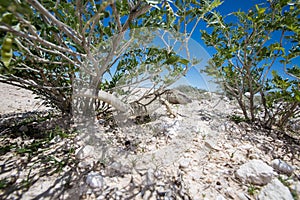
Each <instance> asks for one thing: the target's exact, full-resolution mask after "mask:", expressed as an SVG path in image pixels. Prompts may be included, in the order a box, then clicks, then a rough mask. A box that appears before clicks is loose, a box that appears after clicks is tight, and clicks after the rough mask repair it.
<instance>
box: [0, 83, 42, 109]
mask: <svg viewBox="0 0 300 200" xmlns="http://www.w3.org/2000/svg"><path fill="white" fill-rule="evenodd" d="M0 94H1V103H0V114H4V113H12V112H27V111H40V110H43V109H45V106H42V101H41V100H39V99H35V97H36V95H34V94H32V92H31V91H29V90H25V89H22V88H18V87H15V86H12V85H8V84H5V83H0Z"/></svg>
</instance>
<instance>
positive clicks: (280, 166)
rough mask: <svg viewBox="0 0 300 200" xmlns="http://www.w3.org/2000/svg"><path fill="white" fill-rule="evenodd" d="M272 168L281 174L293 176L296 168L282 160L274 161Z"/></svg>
mask: <svg viewBox="0 0 300 200" xmlns="http://www.w3.org/2000/svg"><path fill="white" fill-rule="evenodd" d="M272 167H273V168H274V169H275V170H277V171H279V172H281V173H284V174H286V175H289V176H290V175H292V174H293V172H294V168H293V167H292V166H290V165H289V164H287V163H286V162H284V161H283V160H280V159H275V160H273V161H272Z"/></svg>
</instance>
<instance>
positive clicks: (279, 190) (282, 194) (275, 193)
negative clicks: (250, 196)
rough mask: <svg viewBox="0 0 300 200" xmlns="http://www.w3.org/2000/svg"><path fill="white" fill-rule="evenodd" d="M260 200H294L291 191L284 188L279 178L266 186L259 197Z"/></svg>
mask: <svg viewBox="0 0 300 200" xmlns="http://www.w3.org/2000/svg"><path fill="white" fill-rule="evenodd" d="M258 199H259V200H270V199H272V200H282V199H284V200H293V196H292V194H291V192H290V190H289V189H288V188H287V187H286V186H284V185H283V184H282V183H281V182H280V181H279V180H278V179H277V178H276V179H273V180H272V181H271V182H270V183H269V184H268V185H266V186H264V187H263V188H262V189H261V191H260V193H259V195H258Z"/></svg>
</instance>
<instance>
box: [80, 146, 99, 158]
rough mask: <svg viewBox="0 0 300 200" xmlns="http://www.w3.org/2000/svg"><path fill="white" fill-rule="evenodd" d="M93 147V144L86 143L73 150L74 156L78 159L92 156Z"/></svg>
mask: <svg viewBox="0 0 300 200" xmlns="http://www.w3.org/2000/svg"><path fill="white" fill-rule="evenodd" d="M94 152H95V149H94V147H93V146H90V145H86V146H84V147H82V148H80V149H78V150H77V151H76V152H75V157H76V158H77V159H79V160H83V159H85V158H92V157H94Z"/></svg>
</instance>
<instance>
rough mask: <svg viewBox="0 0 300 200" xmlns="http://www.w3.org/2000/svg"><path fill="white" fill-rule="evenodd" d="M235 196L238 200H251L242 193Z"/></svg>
mask: <svg viewBox="0 0 300 200" xmlns="http://www.w3.org/2000/svg"><path fill="white" fill-rule="evenodd" d="M237 196H238V198H239V200H249V199H251V198H250V197H248V195H246V194H244V193H242V192H239V193H237Z"/></svg>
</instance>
